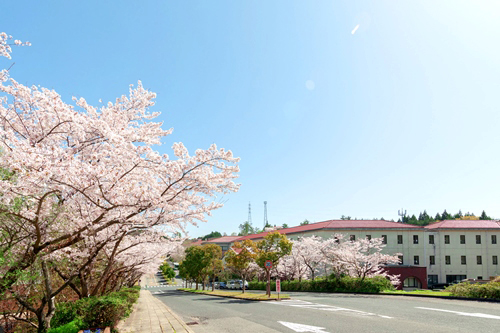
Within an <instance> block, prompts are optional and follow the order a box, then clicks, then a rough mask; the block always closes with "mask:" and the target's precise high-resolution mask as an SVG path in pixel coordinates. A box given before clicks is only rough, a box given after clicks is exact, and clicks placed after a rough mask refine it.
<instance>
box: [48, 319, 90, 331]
mask: <svg viewBox="0 0 500 333" xmlns="http://www.w3.org/2000/svg"><path fill="white" fill-rule="evenodd" d="M81 327H83V323H82V320H81V319H75V320H73V321H71V322H69V323H67V324H65V325H62V326H59V327H56V328H51V329H50V330H48V331H47V333H78V332H79V331H80V328H81Z"/></svg>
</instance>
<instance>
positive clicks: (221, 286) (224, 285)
mask: <svg viewBox="0 0 500 333" xmlns="http://www.w3.org/2000/svg"><path fill="white" fill-rule="evenodd" d="M217 283H218V284H219V287H218V288H219V289H227V285H226V282H217ZM216 288H217V285H216Z"/></svg>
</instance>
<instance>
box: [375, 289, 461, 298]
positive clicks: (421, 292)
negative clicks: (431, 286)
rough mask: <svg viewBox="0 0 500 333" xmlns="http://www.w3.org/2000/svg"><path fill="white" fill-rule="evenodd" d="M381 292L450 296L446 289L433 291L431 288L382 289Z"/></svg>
mask: <svg viewBox="0 0 500 333" xmlns="http://www.w3.org/2000/svg"><path fill="white" fill-rule="evenodd" d="M382 294H390V295H423V296H435V297H440V296H452V295H451V293H450V292H448V291H433V290H413V291H404V290H384V291H382Z"/></svg>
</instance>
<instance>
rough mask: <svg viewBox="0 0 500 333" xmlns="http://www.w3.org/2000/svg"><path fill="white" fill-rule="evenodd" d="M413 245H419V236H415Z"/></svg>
mask: <svg viewBox="0 0 500 333" xmlns="http://www.w3.org/2000/svg"><path fill="white" fill-rule="evenodd" d="M413 244H418V235H413Z"/></svg>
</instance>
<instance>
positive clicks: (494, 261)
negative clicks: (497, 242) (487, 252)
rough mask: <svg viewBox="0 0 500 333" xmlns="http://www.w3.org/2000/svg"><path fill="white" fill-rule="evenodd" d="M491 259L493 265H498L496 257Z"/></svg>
mask: <svg viewBox="0 0 500 333" xmlns="http://www.w3.org/2000/svg"><path fill="white" fill-rule="evenodd" d="M491 259H493V265H498V257H497V256H493V257H492V258H491Z"/></svg>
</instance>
